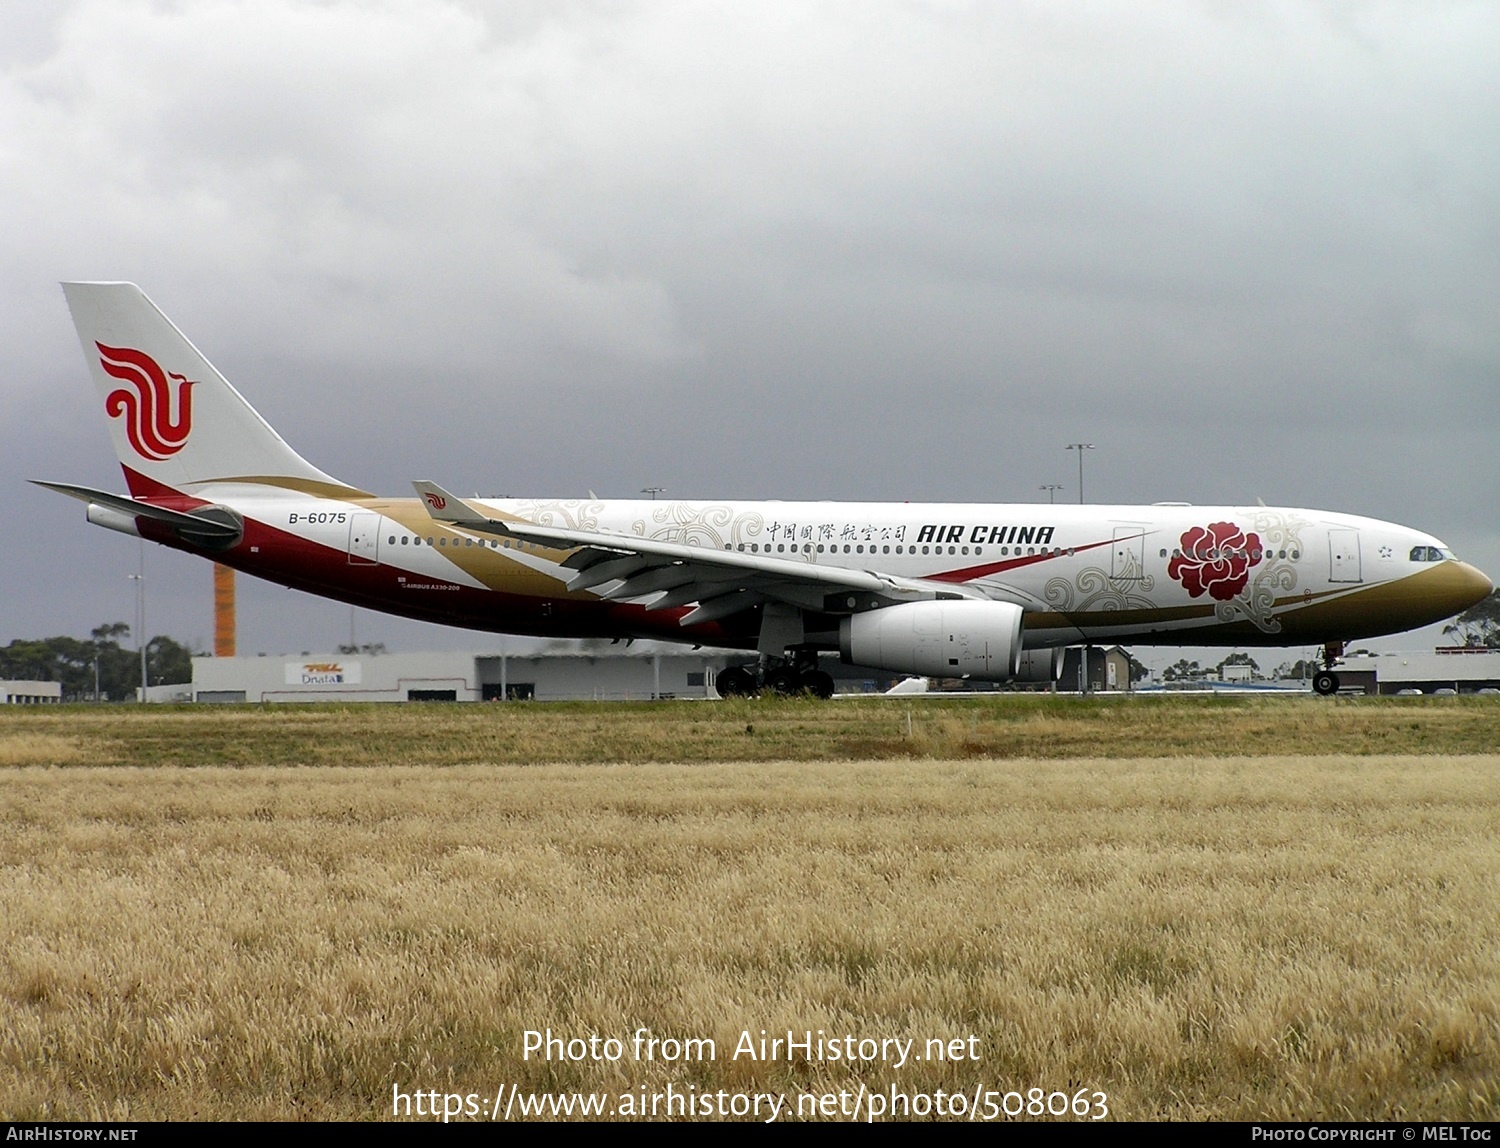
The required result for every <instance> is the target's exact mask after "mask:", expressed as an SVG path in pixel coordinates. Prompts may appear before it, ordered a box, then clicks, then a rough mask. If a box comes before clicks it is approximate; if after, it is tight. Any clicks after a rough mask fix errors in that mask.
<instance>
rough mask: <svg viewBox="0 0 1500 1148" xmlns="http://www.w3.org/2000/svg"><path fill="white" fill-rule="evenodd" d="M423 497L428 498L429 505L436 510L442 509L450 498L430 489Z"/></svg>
mask: <svg viewBox="0 0 1500 1148" xmlns="http://www.w3.org/2000/svg"><path fill="white" fill-rule="evenodd" d="M422 497H424V498H425V499H427V505H428V506H430V507H432V509H434V510H442V509H443V507H445V506H447V505H448V500H447V499H446V498H444V497H443V496H442V495H441V494H433V493H432V491H430V490H429V491H428V492H427V493H426V494H425V495H423V496H422Z"/></svg>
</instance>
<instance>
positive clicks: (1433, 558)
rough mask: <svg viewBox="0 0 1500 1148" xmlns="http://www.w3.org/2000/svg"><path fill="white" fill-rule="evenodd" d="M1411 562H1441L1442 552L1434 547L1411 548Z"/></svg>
mask: <svg viewBox="0 0 1500 1148" xmlns="http://www.w3.org/2000/svg"><path fill="white" fill-rule="evenodd" d="M1411 560H1412V561H1413V562H1441V561H1442V560H1443V552H1442V551H1441V550H1439V549H1438V548H1437V547H1436V546H1413V547H1412V548H1411Z"/></svg>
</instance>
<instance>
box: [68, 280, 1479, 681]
mask: <svg viewBox="0 0 1500 1148" xmlns="http://www.w3.org/2000/svg"><path fill="white" fill-rule="evenodd" d="M64 291H65V293H66V296H67V300H68V306H69V308H70V309H71V311H72V315H73V320H74V324H75V326H76V327H77V330H78V335H79V339H80V342H81V343H82V346H83V353H84V358H85V359H86V361H87V363H88V368H89V372H90V374H91V375H92V376H93V380H94V384H95V386H96V388H97V390H98V394H99V399H100V401H101V403H102V405H103V412H104V415H105V417H106V419H107V421H108V425H109V428H110V433H111V435H112V436H113V439H114V445H115V450H116V452H117V454H118V457H119V460H120V465H121V467H122V468H123V470H124V472H125V482H126V486H127V488H128V491H129V493H128V494H111V493H108V492H106V491H100V490H92V489H89V488H87V487H82V486H77V485H73V484H68V483H58V482H45V483H42V484H41V485H44V486H47V487H49V488H50V489H52V490H56V491H60V492H61V493H63V494H67V495H70V496H71V497H74V498H77V499H79V500H81V501H83V502H85V503H87V505H88V515H87V516H88V520H89V521H90V522H93V523H95V524H97V525H100V526H105V527H109V528H110V529H113V530H118V531H121V532H123V533H125V534H131V535H136V536H139V537H142V538H146V539H149V540H151V541H153V542H158V543H161V544H162V545H164V546H169V547H172V548H174V549H178V550H184V551H187V552H188V553H191V554H197V555H201V556H203V557H206V558H211V559H212V560H213V561H215V562H221V563H224V564H225V565H227V566H230V567H233V568H234V569H237V570H240V571H243V572H245V573H246V574H252V575H255V576H256V577H260V578H266V579H269V580H271V581H274V582H280V583H284V584H286V585H288V586H292V587H295V588H297V589H300V590H305V591H308V592H310V593H313V594H319V595H323V596H325V597H328V598H333V599H337V600H338V601H341V602H349V603H353V604H355V605H358V606H363V607H366V608H369V609H373V610H383V611H387V612H389V613H392V614H400V615H404V616H406V617H410V618H420V619H424V620H427V621H431V622H441V623H445V624H448V625H453V626H464V627H470V628H473V629H476V630H488V631H495V632H503V633H514V634H532V635H543V636H549V637H564V638H589V637H595V638H597V637H607V638H656V639H669V640H672V641H678V642H686V643H693V644H704V645H714V646H722V647H730V648H739V649H744V650H753V651H756V652H757V653H758V655H759V657H758V660H756V661H754V662H752V663H751V664H749V665H746V666H742V667H734V668H731V669H728V670H726V671H725V672H724V673H722V674H720V675H719V678H718V690H719V692H720V693H721V694H748V693H752V692H755V691H756V690H759V689H772V690H776V691H779V692H788V693H790V692H800V691H807V692H811V693H813V694H817V695H820V696H827V695H828V694H829V693H831V692H832V689H833V681H832V678H831V676H830V675H829V674H828V673H827V672H826V671H825V670H823V669H821V668H819V662H818V656H819V654H820V653H823V652H827V651H838V652H839V654H840V655H841V656H842V658H843V659H844V660H845V661H846V662H850V663H854V664H857V665H861V666H868V667H875V668H879V669H883V670H886V671H892V672H898V673H907V674H914V675H922V676H935V677H945V678H973V679H981V680H988V681H996V682H1006V681H1027V682H1046V681H1054V680H1056V678H1057V677H1058V675H1059V673H1060V670H1061V664H1062V650H1063V648H1064V647H1066V646H1069V645H1078V644H1085V643H1103V642H1119V643H1126V642H1128V643H1137V644H1148V645H1192V646H1209V645H1225V646H1236V647H1243V646H1256V645H1264V646H1289V645H1309V644H1314V643H1316V644H1320V645H1322V646H1324V648H1325V657H1326V659H1327V660H1326V662H1325V665H1326V667H1327V668H1326V669H1325V670H1324V671H1323V672H1322V673H1321V674H1319V675H1318V676H1317V678H1316V680H1315V687H1316V688H1317V689H1318V691H1319V692H1321V693H1332V692H1334V691H1336V690H1337V689H1338V684H1339V683H1338V678H1337V674H1336V672H1335V671H1334V669H1333V666H1334V659H1335V658H1336V657H1337V656H1338V654H1339V653H1340V652H1341V650H1342V643H1344V642H1346V641H1349V640H1352V639H1357V638H1367V637H1372V636H1375V635H1380V634H1389V633H1395V632H1398V631H1402V630H1408V629H1412V628H1414V627H1418V626H1423V625H1426V624H1428V623H1431V622H1435V621H1439V620H1441V619H1444V618H1448V617H1450V616H1452V615H1454V614H1456V613H1458V612H1460V611H1462V610H1464V609H1466V608H1467V607H1469V606H1471V605H1473V604H1474V603H1476V602H1478V601H1479V600H1480V599H1482V598H1484V597H1485V596H1486V595H1487V594H1489V593H1490V591H1491V588H1492V587H1491V584H1490V580H1489V579H1488V578H1487V577H1485V575H1484V574H1482V573H1480V572H1479V571H1478V570H1476V569H1475V568H1474V567H1472V566H1469V565H1467V564H1465V563H1464V562H1461V561H1459V560H1458V559H1457V558H1456V557H1454V555H1453V553H1452V552H1451V551H1450V550H1449V549H1448V547H1447V546H1445V545H1444V544H1443V543H1442V542H1441V541H1440V540H1439V539H1437V538H1434V537H1432V536H1431V535H1428V534H1424V533H1422V532H1420V531H1417V530H1412V529H1409V528H1407V527H1405V526H1397V525H1394V524H1392V523H1389V522H1380V521H1377V520H1375V519H1371V518H1361V517H1356V516H1353V515H1348V514H1336V513H1330V512H1328V511H1322V510H1305V509H1291V508H1282V507H1268V506H1216V507H1203V506H1190V505H1184V504H1160V505H1152V506H1094V505H1088V506H1050V505H1041V504H1035V505H1026V504H1011V505H983V504H961V503H955V504H927V505H921V504H912V503H836V502H735V501H712V500H710V501H677V500H660V501H648V500H627V501H617V500H607V499H598V498H594V497H589V498H559V499H480V498H472V499H464V498H459V497H456V496H455V495H453V494H451V493H449V492H448V491H446V490H444V489H443V488H442V487H441V486H439V485H438V484H436V483H434V482H417V483H415V484H414V485H415V487H416V493H417V497H416V498H383V497H380V496H378V495H375V494H372V493H370V492H368V491H364V490H359V489H357V488H355V487H352V486H349V485H348V484H346V483H343V482H340V481H339V480H337V479H335V478H333V477H331V476H330V475H327V474H325V473H324V472H323V471H321V470H319V469H317V467H315V466H313V465H312V464H310V463H309V462H307V461H306V460H305V459H303V458H302V457H301V456H300V455H299V454H297V453H296V452H295V451H294V450H292V448H291V447H290V446H288V445H287V443H286V442H285V441H283V440H282V438H281V437H280V436H279V435H278V434H277V433H276V432H275V431H274V430H272V429H271V427H270V426H269V425H268V424H267V423H266V422H265V420H264V419H262V418H261V417H260V416H259V415H258V414H257V413H256V412H255V410H254V409H253V408H252V407H251V406H250V405H249V404H248V403H247V402H246V401H245V400H244V399H243V398H242V397H241V396H240V394H239V392H238V391H236V390H235V389H234V388H233V387H232V386H230V384H229V382H228V381H227V380H226V379H225V378H224V377H223V376H222V375H221V374H219V372H218V371H217V370H215V369H214V367H213V365H212V364H211V363H209V361H208V360H207V358H205V357H204V356H203V355H202V354H201V353H200V352H199V351H198V350H197V348H195V347H194V346H193V344H192V343H190V342H189V341H188V340H187V339H186V338H185V337H184V336H183V335H182V333H181V332H179V331H178V330H177V328H176V327H175V326H173V324H172V323H171V322H170V321H169V320H168V319H167V318H166V316H165V315H164V314H162V312H161V311H160V310H158V309H157V308H156V306H155V305H154V304H153V303H152V302H151V301H150V300H149V299H148V298H147V297H146V296H145V294H144V293H142V291H141V290H140V289H139V288H138V287H136V286H135V285H134V284H130V283H67V284H64Z"/></svg>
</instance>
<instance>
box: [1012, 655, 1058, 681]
mask: <svg viewBox="0 0 1500 1148" xmlns="http://www.w3.org/2000/svg"><path fill="white" fill-rule="evenodd" d="M1066 654H1067V651H1066V650H1065V649H1063V648H1062V647H1061V646H1054V647H1052V648H1051V649H1047V650H1022V651H1021V661H1020V664H1019V665H1018V666H1017V667H1016V681H1018V682H1026V683H1028V684H1029V685H1042V686H1045V685H1051V684H1052V683H1053V682H1055V681H1057V679H1058V678H1060V677H1062V668H1063V658H1064V657H1065V656H1066Z"/></svg>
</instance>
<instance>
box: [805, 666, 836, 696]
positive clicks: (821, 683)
mask: <svg viewBox="0 0 1500 1148" xmlns="http://www.w3.org/2000/svg"><path fill="white" fill-rule="evenodd" d="M802 688H803V689H804V690H806V691H807V692H808V693H810V694H812V696H813V697H815V698H821V699H822V700H823V701H827V700H828V699H829V698H831V697H833V675H832V674H829V673H825V672H824V671H822V670H809V671H808V672H807V673H805V674H803V675H802Z"/></svg>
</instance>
